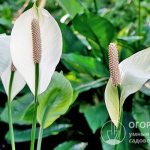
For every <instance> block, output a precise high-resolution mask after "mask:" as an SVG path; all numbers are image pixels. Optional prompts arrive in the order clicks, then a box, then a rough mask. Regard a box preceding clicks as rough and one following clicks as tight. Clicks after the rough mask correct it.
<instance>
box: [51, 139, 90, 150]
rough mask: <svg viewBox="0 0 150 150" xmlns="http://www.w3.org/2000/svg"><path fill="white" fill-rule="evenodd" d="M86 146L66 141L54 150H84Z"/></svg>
mask: <svg viewBox="0 0 150 150" xmlns="http://www.w3.org/2000/svg"><path fill="white" fill-rule="evenodd" d="M86 146H87V143H84V142H77V141H68V142H64V143H62V144H59V145H58V146H57V147H55V148H54V150H84V149H85V148H86Z"/></svg>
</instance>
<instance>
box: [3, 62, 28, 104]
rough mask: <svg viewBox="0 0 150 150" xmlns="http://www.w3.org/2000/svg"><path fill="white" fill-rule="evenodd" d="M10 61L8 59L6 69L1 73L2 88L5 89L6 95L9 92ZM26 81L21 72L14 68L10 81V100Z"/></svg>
mask: <svg viewBox="0 0 150 150" xmlns="http://www.w3.org/2000/svg"><path fill="white" fill-rule="evenodd" d="M11 63H12V61H10V63H9V65H8V67H7V69H6V70H5V71H4V72H3V73H2V76H1V78H2V82H3V85H4V89H5V91H6V94H7V95H8V94H9V93H8V92H9V82H10V76H11ZM25 84H26V82H25V80H24V79H23V77H22V76H21V74H20V73H19V72H18V71H17V70H16V71H15V72H14V78H13V82H12V90H11V97H10V100H11V101H12V100H13V99H14V98H15V96H16V95H17V94H18V93H19V92H20V91H21V90H22V89H23V88H24V86H25Z"/></svg>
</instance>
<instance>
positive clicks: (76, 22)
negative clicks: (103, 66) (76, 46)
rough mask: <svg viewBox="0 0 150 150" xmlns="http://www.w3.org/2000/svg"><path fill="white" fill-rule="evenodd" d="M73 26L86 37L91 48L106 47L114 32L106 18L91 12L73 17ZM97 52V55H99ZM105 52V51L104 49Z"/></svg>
mask: <svg viewBox="0 0 150 150" xmlns="http://www.w3.org/2000/svg"><path fill="white" fill-rule="evenodd" d="M73 26H74V28H75V30H76V31H78V32H79V33H80V34H82V35H83V36H85V37H86V39H87V40H88V41H89V42H90V44H91V46H92V47H93V48H96V49H99V50H100V49H101V50H102V48H105V49H106V48H107V47H108V44H109V43H110V42H111V41H112V39H113V37H114V34H115V28H114V26H113V25H112V24H111V23H110V22H109V21H108V20H107V19H105V18H103V17H100V16H98V15H95V14H92V13H88V14H83V15H80V16H79V15H78V16H76V17H75V18H74V19H73ZM98 52H99V53H100V51H98ZM98 52H97V55H100V54H98ZM106 54H107V51H105V55H106Z"/></svg>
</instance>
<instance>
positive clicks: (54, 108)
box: [37, 72, 73, 128]
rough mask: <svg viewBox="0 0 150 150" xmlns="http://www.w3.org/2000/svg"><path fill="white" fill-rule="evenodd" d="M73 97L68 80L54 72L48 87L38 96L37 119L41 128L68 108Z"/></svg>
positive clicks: (45, 126) (48, 124) (49, 123)
mask: <svg viewBox="0 0 150 150" xmlns="http://www.w3.org/2000/svg"><path fill="white" fill-rule="evenodd" d="M72 99H73V89H72V87H71V84H70V82H69V81H68V80H67V79H66V78H65V77H64V76H63V75H62V74H61V73H57V72H55V73H54V75H53V77H52V80H51V83H50V85H49V87H48V89H47V90H46V91H45V92H44V93H42V94H41V95H40V96H39V106H38V112H37V119H38V122H39V123H40V125H41V126H42V127H43V128H47V127H48V126H50V125H51V124H52V123H53V122H54V121H55V120H56V119H57V118H59V117H60V116H61V115H63V114H64V113H65V112H66V111H67V110H68V108H69V106H70V105H71V103H72Z"/></svg>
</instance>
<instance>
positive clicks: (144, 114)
mask: <svg viewBox="0 0 150 150" xmlns="http://www.w3.org/2000/svg"><path fill="white" fill-rule="evenodd" d="M132 114H133V117H134V119H135V120H136V122H137V127H138V128H139V130H140V132H141V133H142V135H145V138H146V139H147V140H148V141H149V139H150V134H149V133H150V127H149V126H147V125H148V123H149V121H150V105H149V103H148V104H146V103H144V100H138V99H135V100H134V105H133V106H132ZM143 123H144V124H145V127H143ZM148 144H149V147H150V143H149V142H148Z"/></svg>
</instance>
